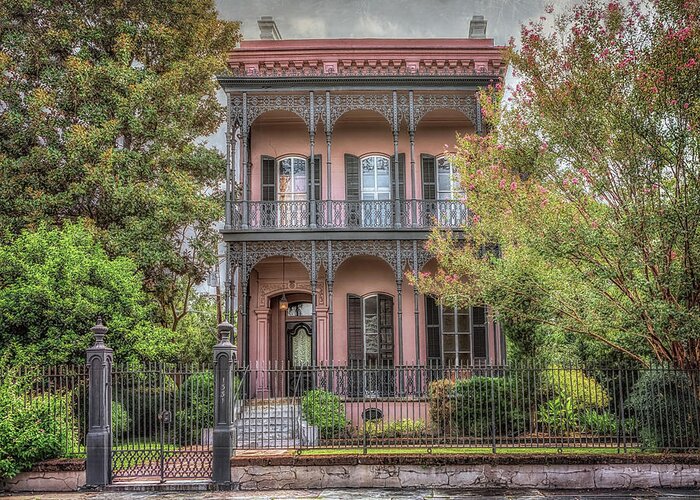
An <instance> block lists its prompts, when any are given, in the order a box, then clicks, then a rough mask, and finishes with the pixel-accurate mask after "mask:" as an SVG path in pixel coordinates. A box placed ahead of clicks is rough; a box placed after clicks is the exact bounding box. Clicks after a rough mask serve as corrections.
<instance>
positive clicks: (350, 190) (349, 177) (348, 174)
mask: <svg viewBox="0 0 700 500" xmlns="http://www.w3.org/2000/svg"><path fill="white" fill-rule="evenodd" d="M359 199H360V159H359V158H358V157H357V156H353V155H349V154H346V155H345V200H346V201H358V200H359Z"/></svg>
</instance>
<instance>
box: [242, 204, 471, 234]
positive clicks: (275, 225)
mask: <svg viewBox="0 0 700 500" xmlns="http://www.w3.org/2000/svg"><path fill="white" fill-rule="evenodd" d="M468 222H469V209H467V207H466V206H465V205H464V203H463V202H461V201H451V200H401V201H400V202H398V203H397V202H395V201H393V200H371V201H336V200H320V201H314V202H310V201H247V202H244V201H239V202H235V203H234V204H233V208H232V220H231V229H233V230H258V229H261V230H269V231H276V230H280V231H289V230H309V229H320V230H324V231H325V230H363V229H414V230H415V229H425V230H428V229H431V228H432V227H434V226H438V227H440V228H445V229H459V228H461V227H463V226H464V225H465V224H467V223H468Z"/></svg>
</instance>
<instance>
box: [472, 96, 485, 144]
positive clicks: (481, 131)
mask: <svg viewBox="0 0 700 500" xmlns="http://www.w3.org/2000/svg"><path fill="white" fill-rule="evenodd" d="M474 107H475V108H476V109H475V111H474V116H475V117H476V123H475V124H474V125H475V127H476V133H477V134H478V135H484V125H483V123H482V116H481V103H480V102H479V96H476V98H475V99H474Z"/></svg>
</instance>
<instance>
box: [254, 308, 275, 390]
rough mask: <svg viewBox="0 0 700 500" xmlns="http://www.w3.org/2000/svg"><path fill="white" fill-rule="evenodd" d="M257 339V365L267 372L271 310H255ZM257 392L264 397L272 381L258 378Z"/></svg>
mask: <svg viewBox="0 0 700 500" xmlns="http://www.w3.org/2000/svg"><path fill="white" fill-rule="evenodd" d="M254 313H255V325H256V331H255V338H256V341H257V349H256V355H255V364H256V365H257V366H259V367H260V369H261V370H262V372H265V371H266V369H267V368H268V367H270V365H271V362H270V309H269V308H267V309H255V310H254ZM255 392H256V393H257V394H259V395H261V396H263V397H265V396H267V394H268V393H269V392H270V381H269V377H267V376H258V380H257V384H256V386H255Z"/></svg>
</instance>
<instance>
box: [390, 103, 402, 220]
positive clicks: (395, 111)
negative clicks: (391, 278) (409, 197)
mask: <svg viewBox="0 0 700 500" xmlns="http://www.w3.org/2000/svg"><path fill="white" fill-rule="evenodd" d="M391 129H392V130H391V131H392V133H393V135H394V227H395V228H396V229H401V199H400V194H401V190H400V189H399V101H398V96H397V94H396V91H395V90H394V91H393V92H392V115H391Z"/></svg>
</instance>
